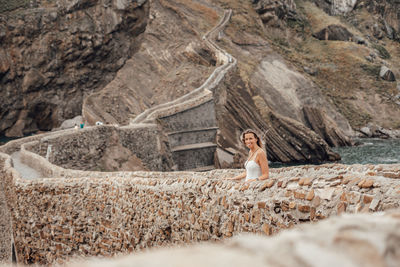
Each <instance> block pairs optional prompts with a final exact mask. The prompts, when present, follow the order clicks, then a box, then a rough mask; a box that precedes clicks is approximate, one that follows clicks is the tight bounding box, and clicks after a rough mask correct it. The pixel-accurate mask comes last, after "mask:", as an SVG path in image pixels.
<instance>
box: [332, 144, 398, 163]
mask: <svg viewBox="0 0 400 267" xmlns="http://www.w3.org/2000/svg"><path fill="white" fill-rule="evenodd" d="M355 141H357V142H358V143H360V145H358V146H352V147H336V148H332V150H334V151H335V152H337V153H339V154H340V156H341V157H342V160H341V161H339V163H343V164H395V163H400V139H372V138H368V139H364V138H363V139H357V140H355Z"/></svg>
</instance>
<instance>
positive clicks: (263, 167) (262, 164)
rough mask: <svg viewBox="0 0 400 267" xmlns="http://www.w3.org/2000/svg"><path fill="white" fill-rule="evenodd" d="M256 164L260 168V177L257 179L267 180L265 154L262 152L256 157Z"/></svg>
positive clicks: (267, 170) (267, 171)
mask: <svg viewBox="0 0 400 267" xmlns="http://www.w3.org/2000/svg"><path fill="white" fill-rule="evenodd" d="M257 156H258V164H259V165H260V167H261V173H262V175H261V176H260V177H258V179H259V180H265V179H268V178H269V166H268V159H267V155H266V154H265V152H264V151H262V153H259V154H258V155H257Z"/></svg>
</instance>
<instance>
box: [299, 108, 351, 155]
mask: <svg viewBox="0 0 400 267" xmlns="http://www.w3.org/2000/svg"><path fill="white" fill-rule="evenodd" d="M303 113H304V117H305V119H306V121H307V124H306V125H307V126H308V127H309V128H310V129H312V130H313V131H314V132H316V133H317V134H318V135H319V136H321V137H322V138H323V139H324V140H325V141H326V142H327V143H328V145H329V146H331V147H338V146H351V145H352V144H353V142H352V141H351V140H350V138H349V137H348V136H346V135H345V134H344V133H343V132H342V131H341V130H340V128H339V127H338V126H337V125H336V123H335V122H334V121H333V120H332V119H331V118H330V117H328V116H327V115H326V112H325V111H323V110H321V109H320V108H316V107H311V106H305V107H303Z"/></svg>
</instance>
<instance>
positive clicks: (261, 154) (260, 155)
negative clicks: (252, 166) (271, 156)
mask: <svg viewBox="0 0 400 267" xmlns="http://www.w3.org/2000/svg"><path fill="white" fill-rule="evenodd" d="M256 157H257V158H259V159H264V158H267V154H266V153H265V151H264V149H259V151H258V153H257V155H256Z"/></svg>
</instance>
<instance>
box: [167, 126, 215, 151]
mask: <svg viewBox="0 0 400 267" xmlns="http://www.w3.org/2000/svg"><path fill="white" fill-rule="evenodd" d="M217 130H218V127H208V128H201V129H192V130H185V131H175V132H170V133H167V135H168V140H169V144H170V146H171V147H177V146H182V145H190V144H196V143H206V142H215V138H216V135H217Z"/></svg>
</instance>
